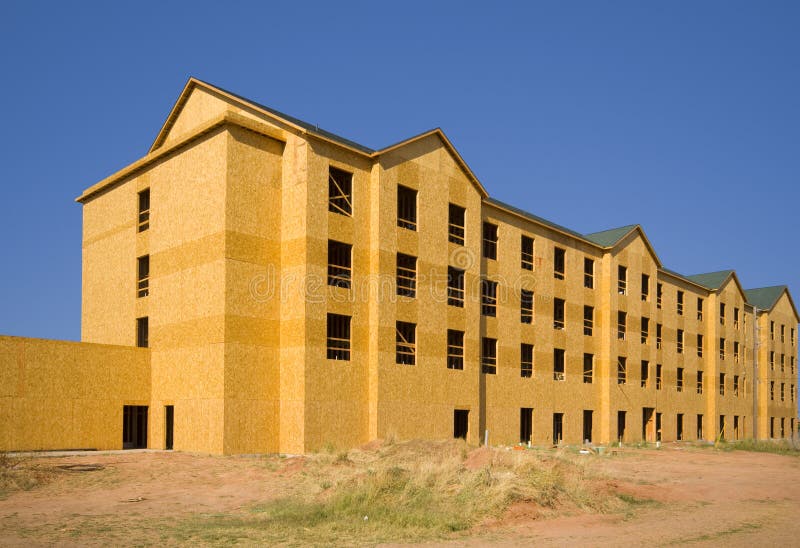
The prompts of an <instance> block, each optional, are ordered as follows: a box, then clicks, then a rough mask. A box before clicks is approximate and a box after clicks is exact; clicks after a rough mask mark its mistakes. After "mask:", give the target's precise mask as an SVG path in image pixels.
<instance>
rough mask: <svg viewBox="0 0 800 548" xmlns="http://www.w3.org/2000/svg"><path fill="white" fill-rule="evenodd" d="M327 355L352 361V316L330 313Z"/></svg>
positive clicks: (329, 357)
mask: <svg viewBox="0 0 800 548" xmlns="http://www.w3.org/2000/svg"><path fill="white" fill-rule="evenodd" d="M327 337H328V339H327V343H328V346H327V357H328V359H329V360H343V361H350V316H343V315H341V314H328V335H327Z"/></svg>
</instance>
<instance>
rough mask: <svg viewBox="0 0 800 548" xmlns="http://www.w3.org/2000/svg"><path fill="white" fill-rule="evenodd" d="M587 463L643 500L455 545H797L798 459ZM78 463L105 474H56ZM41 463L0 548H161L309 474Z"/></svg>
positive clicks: (257, 463) (212, 460)
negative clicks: (176, 529) (163, 524)
mask: <svg viewBox="0 0 800 548" xmlns="http://www.w3.org/2000/svg"><path fill="white" fill-rule="evenodd" d="M491 458H492V457H491V452H490V451H488V450H485V449H478V450H473V451H471V452H470V454H469V455H468V456H467V458H466V460H465V461H464V464H465V466H467V467H469V468H475V467H478V468H479V467H481V466H485V465H487V464H489V463H490V462H491ZM585 458H586V459H588V460H589V461H591V462H590V463H588V464H589V465H590V469H591V470H593V471H595V472H599V473H600V474H602V475H603V476H605V477H606V478H607V480H606V481H607V485H608V486H609V488H610V489H613V490H615V491H617V492H621V493H625V494H627V495H629V496H630V497H634V498H635V499H636V500H638V501H639V502H638V503H634V504H633V505H632V506H631V509H630V510H629V511H628V512H627V513H625V514H606V515H598V514H588V513H584V512H581V511H578V510H568V509H562V513H561V514H557V515H555V516H552V512H551V511H549V512H547V513H543V512H541V511H540V509H539V508H537V507H536V506H535V505H533V504H526V503H519V504H515V505H513V506H512V507H511V508H510V509H509V510H508V511H507V512H506V514H505V515H504V516H503V517H502V518H501V519H498V520H493V521H491V522H487V523H486V524H485V525H484V526H481V527H479V528H476V529H475V530H473V531H472V533H471V536H468V537H458V538H456V539H454V540H453V541H452V542H451V543H452V544H455V545H459V546H478V545H484V544H487V543H490V544H495V545H500V546H519V545H537V546H550V545H565V544H571V545H591V546H618V545H620V544H625V545H634V546H636V545H653V544H655V545H667V544H693V545H722V544H724V545H726V546H750V545H753V544H761V545H764V546H798V545H800V458H798V457H796V456H782V455H774V454H767V453H754V452H746V451H731V452H720V451H715V450H713V449H694V448H684V447H680V446H675V447H672V446H665V447H662V448H661V449H660V450H633V449H626V450H624V451H622V452H620V453H617V454H614V455H610V456H597V455H586V456H585ZM72 464H100V465H102V467H103V468H102V469H100V470H95V471H83V472H81V471H68V470H63V469H59V468H57V467H59V466H62V465H72ZM35 465H36V466H38V467H40V468H47V469H49V470H53V474H54V475H55V479H54V480H53V481H52V482H50V483H48V484H46V485H43V486H40V487H37V488H35V489H32V490H30V491H19V492H14V493H12V494H10V495H9V496H8V497H7V498H5V499H4V500H0V545H2V546H32V545H34V546H36V545H52V544H54V543H56V544H59V545H71V544H74V545H86V544H132V543H133V544H151V543H158V538H157V537H156V538H152V537H146V538H137V537H136V536H135V531H136V529H137V524H138V523H140V522H143V521H144V520H148V519H159V520H163V519H172V518H181V517H186V516H188V515H192V514H198V513H236V512H240V511H245V510H246V508H247V507H249V506H250V505H253V504H257V503H260V502H264V501H266V500H269V499H273V498H277V497H283V496H287V495H291V494H293V493H296V492H297V489H298V488H299V487H298V483H299V482H298V481H297V474H298V473H304V468H305V467H306V459H305V458H303V457H296V458H280V457H276V456H275V457H211V456H202V455H191V454H185V453H166V452H147V453H118V454H95V455H92V454H89V455H82V456H69V457H62V458H52V457H45V458H37V459H35ZM564 512H566V515H564ZM95 518H96V519H98V520H105V522H104V523H107V524H110V526H112V528H116V529H114V531H115V532H113V533H109V534H105V536H103V535H104V533H102V531H104V530H105V529H101V530H100V531H101V534H100V535H99V536H95V535H92V536H87V533H86V529H85V527H86V524H87V520H92V519H95ZM126 531H127V532H130V534H131V536H126V535H125V533H126ZM168 543H169V542H168ZM172 544H174V542H172ZM435 544H437V545H440V544H442V541H437V542H436V543H435Z"/></svg>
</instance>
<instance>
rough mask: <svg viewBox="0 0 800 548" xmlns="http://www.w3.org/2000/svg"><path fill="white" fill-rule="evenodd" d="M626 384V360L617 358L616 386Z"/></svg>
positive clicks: (620, 357)
mask: <svg viewBox="0 0 800 548" xmlns="http://www.w3.org/2000/svg"><path fill="white" fill-rule="evenodd" d="M627 382H628V360H627V359H626V358H623V357H622V356H619V357H618V358H617V384H625V383H627Z"/></svg>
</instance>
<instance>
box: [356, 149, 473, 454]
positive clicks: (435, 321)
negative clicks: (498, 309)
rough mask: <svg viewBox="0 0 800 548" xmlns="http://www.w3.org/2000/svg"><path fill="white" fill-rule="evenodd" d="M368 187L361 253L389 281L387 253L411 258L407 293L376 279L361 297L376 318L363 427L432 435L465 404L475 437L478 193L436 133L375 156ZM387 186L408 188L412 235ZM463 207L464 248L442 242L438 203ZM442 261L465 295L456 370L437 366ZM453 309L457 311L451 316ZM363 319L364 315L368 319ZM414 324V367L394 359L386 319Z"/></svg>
mask: <svg viewBox="0 0 800 548" xmlns="http://www.w3.org/2000/svg"><path fill="white" fill-rule="evenodd" d="M376 175H377V176H376V177H374V180H373V185H372V188H371V190H372V192H373V193H377V194H376V195H375V196H374V198H373V202H372V203H373V207H374V208H376V209H377V213H376V214H375V215H373V216H372V222H373V223H375V224H376V225H377V226H373V227H372V241H371V245H370V247H371V250H370V258H371V260H372V261H374V262H371V263H370V264H373V269H374V268H375V267H377V272H374V270H373V272H374V273H375V274H377V275H378V276H379V277H380V279H381V280H390V281H391V282H393V281H394V278H395V275H396V256H397V255H396V254H397V253H398V252H400V253H406V254H409V255H413V256H416V257H417V272H418V274H417V277H418V280H417V297H416V298H415V299H407V298H404V297H397V296H396V294H395V284H394V283H388V284H386V283H383V284H380V287H379V290H376V292H375V294H373V295H372V297H371V298H375V299H377V300H378V302H379V303H380V306H379V307H377V308H376V309H375V310H374V311H373V314H374V315H377V322H376V323H377V325H378V329H377V332H375V331H374V330H373V331H372V335H371V336H372V337H377V344H376V347H375V349H376V351H377V356H375V358H377V360H376V362H375V363H374V365H373V364H371V367H372V368H374V373H373V375H374V381H373V382H371V383H370V386H371V389H370V392H371V393H370V401H371V406H372V408H373V409H374V411H373V412H372V413H371V417H370V420H371V421H372V422H373V423H374V424H371V425H370V431H371V432H375V433H376V434H377V436H378V437H385V436H390V435H395V436H399V437H401V438H409V437H423V438H441V437H449V436H452V434H453V409H454V408H459V409H467V410H469V411H470V414H469V434H468V439H469V441H471V442H472V443H477V441H478V439H479V430H480V429H481V428H480V424H481V422H482V421H483V420H484V418H482V417H481V415H480V406H479V389H478V388H479V387H478V382H479V379H480V373H479V363H478V358H477V356H478V354H479V341H480V336H481V335H480V314H479V301H478V299H477V298H476V297H475V296H476V295H477V291H478V290H477V288H478V287H479V279H480V261H479V260H478V259H479V257H480V237H479V236H478V235H479V234H480V228H481V215H480V195H479V194H478V192H477V190H476V189H475V187H474V186H473V185H472V182H471V181H470V180H469V178H468V177H467V175H466V174H465V173H464V172H463V171H462V169H461V167H460V166H459V165H458V164H457V162H456V161H455V159H454V158H453V157H452V156H451V155H450V154H449V152H448V151H447V149H446V148H445V147H444V146H443V145H442V143H441V141H440V140H439V138H438V137H436V136H430V137H427V138H425V139H421V140H419V141H417V142H415V143H413V144H412V145H410V146H406V147H401V148H399V149H397V150H395V151H393V152H392V153H389V154H386V155H384V156H382V157H381V160H380V164H379V166H378V168H377V170H376ZM397 185H404V186H407V187H410V188H413V189H416V190H417V191H418V194H417V223H418V228H417V231H409V230H407V229H404V228H399V227H398V226H397V222H396V219H397ZM450 202H453V203H456V204H458V205H460V206H462V207H465V208H466V209H467V214H466V233H467V237H466V246H465V247H461V246H454V245H452V244H449V243H448V241H447V232H448V204H449V203H450ZM448 265H453V266H457V267H461V268H462V269H465V270H466V275H465V289H466V290H467V292H468V293H470V294H471V295H472V296H467V297H466V299H465V309H464V310H463V311H462V312H461V314H460V315H461V318H460V322H459V328H461V329H463V330H464V332H465V334H464V345H465V354H464V355H465V364H464V370H463V371H454V370H449V369H447V367H446V350H447V328H446V326H447V325H448V317H449V316H451V312H450V309H451V308H452V307H449V306H448V305H447V300H446V275H447V267H448ZM455 314H456V315H459V313H458V312H456V313H455ZM371 317H372V316H371ZM398 320H400V321H411V322H415V323H417V330H416V344H417V357H416V365H413V366H407V365H398V364H396V363H395V337H396V329H395V322H396V321H398Z"/></svg>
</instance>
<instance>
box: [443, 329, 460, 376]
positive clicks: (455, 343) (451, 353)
mask: <svg viewBox="0 0 800 548" xmlns="http://www.w3.org/2000/svg"><path fill="white" fill-rule="evenodd" d="M447 368H448V369H459V370H463V369H464V332H463V331H456V330H455V329H448V330H447Z"/></svg>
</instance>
